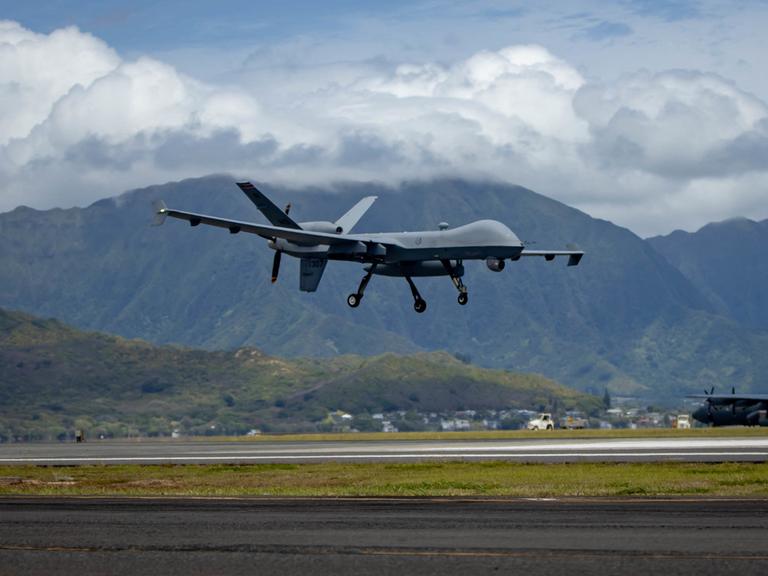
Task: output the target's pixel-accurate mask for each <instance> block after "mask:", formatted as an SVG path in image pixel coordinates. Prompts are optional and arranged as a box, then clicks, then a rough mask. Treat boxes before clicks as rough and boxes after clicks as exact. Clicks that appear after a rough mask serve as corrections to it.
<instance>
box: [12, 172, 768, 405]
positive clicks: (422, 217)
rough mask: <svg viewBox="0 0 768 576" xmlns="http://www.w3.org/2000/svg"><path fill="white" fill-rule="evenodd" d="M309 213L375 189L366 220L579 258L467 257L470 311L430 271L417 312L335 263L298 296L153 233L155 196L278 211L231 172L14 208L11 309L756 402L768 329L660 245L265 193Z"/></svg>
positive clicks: (260, 247) (204, 342)
mask: <svg viewBox="0 0 768 576" xmlns="http://www.w3.org/2000/svg"><path fill="white" fill-rule="evenodd" d="M262 188H263V190H264V192H265V193H267V194H268V195H269V196H270V197H271V198H272V199H273V200H274V201H275V202H276V203H277V204H278V205H283V204H285V203H287V202H292V203H293V210H292V212H291V216H295V217H296V219H297V220H299V221H301V220H321V219H328V220H334V219H336V218H337V217H338V216H339V215H341V214H343V213H344V212H345V211H346V210H347V209H348V208H349V207H350V206H351V205H352V204H353V203H354V202H355V201H357V200H358V199H359V198H360V197H361V196H364V195H370V194H376V195H378V196H379V199H378V201H377V202H376V204H374V206H373V207H372V208H371V210H369V211H368V213H367V214H366V215H365V216H364V218H363V219H362V220H361V221H360V223H359V224H358V226H357V227H356V230H357V231H365V230H375V231H379V230H393V229H394V230H417V229H433V228H435V227H436V226H437V223H438V222H440V221H447V222H449V223H450V224H452V225H459V224H463V223H466V222H469V221H472V220H476V219H480V218H489V217H490V218H495V219H498V220H500V221H502V222H504V223H506V224H508V225H509V226H510V228H512V230H514V231H515V232H516V233H517V234H518V236H520V237H521V238H522V239H524V240H525V241H529V242H532V243H533V244H532V246H533V247H534V248H541V249H543V248H559V247H565V246H566V245H568V244H570V243H574V244H576V245H578V246H579V247H581V248H583V249H584V250H586V252H587V254H586V256H585V258H584V259H583V260H582V262H581V264H580V265H579V266H578V267H575V268H567V267H566V266H565V261H564V260H562V259H556V260H555V261H554V262H551V263H549V262H544V261H538V260H537V259H524V260H521V261H519V262H514V263H510V264H509V265H508V266H507V267H506V269H505V270H504V271H503V272H501V273H494V272H491V271H489V270H488V269H487V268H486V267H485V264H484V263H482V262H467V263H465V267H466V275H465V277H464V281H465V283H466V284H467V285H468V287H469V291H470V292H469V293H470V303H469V305H468V306H465V307H459V306H458V305H457V304H456V293H455V289H454V288H453V286H452V285H451V283H450V281H449V280H448V279H446V278H435V279H431V278H429V279H418V281H417V284H418V286H419V289H420V290H421V292H422V294H423V296H424V297H425V298H426V299H427V301H428V302H429V309H428V310H427V312H426V313H425V314H423V315H416V314H414V312H413V310H412V305H411V304H412V302H411V295H410V292H409V290H408V287H407V285H406V283H405V282H404V281H403V280H402V279H397V278H382V277H374V279H373V280H372V281H371V283H370V285H369V287H368V289H367V291H366V298H365V300H364V302H363V303H362V305H361V306H360V307H359V308H356V309H354V310H353V309H350V308H349V307H347V305H346V303H345V298H346V295H347V294H349V293H350V292H353V291H354V290H355V289H356V287H357V284H358V282H359V281H360V278H361V277H362V275H363V271H362V267H361V266H359V265H355V264H348V263H333V262H332V263H330V264H329V265H328V268H327V270H326V272H325V276H324V277H323V281H322V283H321V285H320V289H319V290H318V292H316V293H313V294H306V293H300V292H299V291H298V273H297V272H298V265H297V262H296V261H295V260H293V259H291V258H287V257H286V258H284V259H283V266H282V270H281V277H280V280H279V282H278V283H277V284H275V285H271V284H270V282H269V271H270V267H271V259H272V252H271V251H270V250H269V249H268V248H267V247H266V246H265V242H264V241H263V240H262V239H261V238H258V237H255V236H252V235H248V234H237V235H230V234H228V233H227V232H226V231H223V230H219V229H211V228H207V227H205V226H199V227H196V228H190V227H189V226H188V225H186V224H185V223H183V222H178V221H169V222H166V224H165V225H164V226H162V227H157V228H155V227H151V226H149V225H148V223H149V221H150V220H151V215H150V212H151V211H150V204H151V202H152V201H153V200H157V199H163V200H165V201H166V203H167V204H168V205H169V206H171V207H176V208H181V209H185V210H190V211H198V212H202V213H208V214H217V215H221V216H224V217H231V218H236V219H241V220H252V221H257V222H262V221H264V220H263V217H262V216H261V215H260V214H259V213H258V212H257V210H256V209H255V208H254V207H253V205H252V204H251V203H250V202H249V201H248V200H247V198H245V196H244V195H243V194H242V193H240V191H239V190H238V189H237V188H236V187H235V185H234V181H233V179H232V178H229V177H226V176H211V177H207V178H200V179H193V180H186V181H183V182H179V183H169V184H165V185H162V186H153V187H149V188H145V189H141V190H134V191H131V192H128V193H125V194H123V195H121V196H119V197H118V198H116V199H105V200H102V201H99V202H96V203H95V204H93V205H91V206H89V207H87V208H82V209H81V208H73V209H68V210H48V211H34V210H31V209H28V208H20V209H17V210H14V211H12V212H9V213H6V214H0V261H2V262H3V263H4V266H3V267H2V268H0V306H5V307H8V308H14V309H19V310H24V311H27V312H30V313H33V314H38V315H50V316H54V317H57V318H60V319H62V320H63V321H65V322H67V323H70V324H73V325H75V326H77V327H79V328H84V329H90V330H100V331H106V332H110V333H115V334H119V335H121V336H124V337H128V338H143V339H145V340H148V341H151V342H154V343H158V344H167V343H176V344H182V345H186V346H195V347H203V348H206V349H209V350H216V349H219V350H221V349H235V348H239V347H255V348H258V349H260V350H264V351H265V352H266V353H268V354H276V355H281V356H294V357H298V356H301V357H304V356H312V357H334V356H337V355H339V354H341V355H343V354H361V355H380V354H383V353H386V352H393V353H397V354H403V353H414V352H418V351H432V350H447V351H449V352H451V353H460V354H461V355H463V356H465V357H470V358H471V359H472V361H473V362H474V363H475V364H478V365H482V366H486V367H493V368H503V369H508V370H512V371H515V372H533V373H541V374H544V375H545V376H547V377H550V378H553V379H556V380H557V381H559V382H562V383H564V384H566V385H569V386H574V387H578V388H580V389H582V390H586V391H591V392H593V393H597V394H600V393H602V391H603V389H604V388H605V387H608V388H609V389H610V390H611V392H613V393H616V394H634V395H641V396H649V397H655V398H663V397H676V396H679V395H680V394H682V393H687V392H693V391H699V390H701V389H702V387H710V386H712V385H715V386H718V387H722V386H728V387H730V386H732V385H734V386H736V387H737V388H738V389H739V390H741V391H744V392H748V391H750V390H751V389H752V388H753V386H756V385H757V384H756V383H757V382H758V380H759V375H760V374H761V373H765V369H766V367H768V366H767V363H768V360H766V359H765V358H763V356H764V355H763V354H762V352H761V350H762V349H764V348H765V343H766V338H767V336H766V332H765V330H762V329H760V328H755V327H749V326H746V327H745V326H743V325H742V323H740V322H739V320H737V319H735V318H733V317H731V316H729V315H728V314H727V310H724V309H723V308H722V307H721V306H718V305H717V304H716V303H714V302H713V301H712V299H711V298H709V296H708V295H707V294H705V293H704V291H703V290H700V289H699V287H698V286H697V284H696V282H694V281H693V280H692V279H691V278H689V277H687V276H686V275H685V274H683V273H681V271H680V270H678V269H677V268H676V267H675V266H674V265H673V264H672V263H670V261H669V260H668V258H667V257H665V256H663V255H662V254H661V253H660V252H659V251H657V249H656V248H655V247H654V246H652V245H651V243H649V242H646V241H644V240H642V239H641V238H638V237H637V236H636V235H634V234H633V233H631V232H630V231H629V230H626V229H624V228H620V227H618V226H615V225H613V224H611V223H610V222H607V221H604V220H599V219H595V218H591V217H590V216H588V215H586V214H584V213H583V212H580V211H578V210H575V209H573V208H570V207H568V206H566V205H564V204H561V203H559V202H556V201H554V200H551V199H549V198H546V197H544V196H541V195H539V194H536V193H535V192H532V191H530V190H527V189H525V188H522V187H519V186H510V185H506V184H499V183H492V182H470V181H463V180H437V181H432V182H406V183H404V184H403V185H401V186H400V187H398V188H395V189H393V188H387V187H383V186H380V185H376V184H371V183H347V184H339V185H337V186H335V187H334V188H333V189H302V190H297V189H287V188H281V187H275V186H268V185H262Z"/></svg>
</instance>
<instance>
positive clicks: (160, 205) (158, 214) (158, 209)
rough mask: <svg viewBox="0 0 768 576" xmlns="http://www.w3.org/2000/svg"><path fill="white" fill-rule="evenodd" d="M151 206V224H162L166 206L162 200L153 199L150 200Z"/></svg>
mask: <svg viewBox="0 0 768 576" xmlns="http://www.w3.org/2000/svg"><path fill="white" fill-rule="evenodd" d="M152 208H153V210H154V212H155V218H154V220H153V221H152V225H153V226H162V224H163V222H165V219H166V217H167V216H168V206H166V205H165V202H163V201H162V200H155V201H154V202H152Z"/></svg>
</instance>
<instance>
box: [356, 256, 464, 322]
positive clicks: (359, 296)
mask: <svg viewBox="0 0 768 576" xmlns="http://www.w3.org/2000/svg"><path fill="white" fill-rule="evenodd" d="M440 262H441V263H442V264H443V267H444V268H445V271H446V272H447V273H448V276H450V278H451V281H452V282H453V285H454V286H455V287H456V290H458V291H459V296H458V298H457V300H458V302H459V304H461V305H462V306H464V305H466V304H467V302H469V293H468V292H467V287H466V286H465V285H464V282H462V280H461V276H459V274H460V273H462V274H463V269H462V270H461V271H459V270H457V269H456V268H455V267H454V266H453V265H452V264H451V261H450V260H441V261H440ZM459 265H461V261H459ZM375 270H376V264H372V265H371V268H370V269H369V270H368V272H367V273H366V274H365V276H363V279H362V280H361V281H360V286H358V287H357V292H355V293H353V294H350V295H349V296H347V304H349V306H350V307H351V308H357V307H358V306H360V302H361V301H362V300H363V294H365V287H366V286H368V282H370V280H371V277H372V276H373V274H374V272H375ZM403 277H404V278H405V281H406V282H408V286H409V287H410V289H411V294H412V295H413V309H414V310H416V312H418V313H419V314H421V313H422V312H424V311H425V310H426V309H427V302H426V300H424V298H422V297H421V294H419V290H418V289H417V288H416V285H415V284H414V283H413V280H412V279H411V277H410V276H403Z"/></svg>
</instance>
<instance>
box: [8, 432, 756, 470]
mask: <svg viewBox="0 0 768 576" xmlns="http://www.w3.org/2000/svg"><path fill="white" fill-rule="evenodd" d="M544 434H545V433H540V435H539V436H537V437H532V438H531V439H513V440H475V441H466V440H464V441H462V440H434V441H412V440H411V441H408V440H405V441H402V440H401V441H386V440H383V441H374V442H363V441H346V442H345V441H341V442H200V441H192V442H190V441H181V440H177V441H159V442H158V441H144V442H138V441H137V442H111V441H98V440H97V441H91V442H86V443H84V444H73V443H70V444H62V443H56V444H0V464H13V463H30V464H89V463H91V464H93V463H102V464H114V463H116V464H124V463H129V462H134V463H145V464H152V463H155V464H158V463H206V462H218V463H237V462H319V461H324V460H351V461H418V460H422V461H423V460H434V459H450V460H458V459H461V460H479V459H500V460H513V461H517V462H577V461H624V462H626V461H630V462H641V461H659V460H678V461H688V462H722V461H753V462H765V461H768V436H765V437H751V438H743V437H742V438H655V439H650V438H648V439H642V438H638V439H613V440H611V439H607V440H584V439H581V440H563V439H557V440H553V439H547V438H546V436H545V435H544Z"/></svg>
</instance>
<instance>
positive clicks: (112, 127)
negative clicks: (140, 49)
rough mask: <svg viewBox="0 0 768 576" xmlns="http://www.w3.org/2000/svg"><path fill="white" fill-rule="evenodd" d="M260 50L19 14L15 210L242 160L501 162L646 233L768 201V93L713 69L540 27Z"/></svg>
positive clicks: (746, 211) (5, 122)
mask: <svg viewBox="0 0 768 576" xmlns="http://www.w3.org/2000/svg"><path fill="white" fill-rule="evenodd" d="M259 64H260V63H259V59H258V57H257V55H254V56H253V57H251V58H249V59H247V60H246V62H245V63H244V66H243V68H242V70H241V71H240V74H239V75H236V76H235V77H234V78H233V79H231V81H230V82H229V84H228V85H213V84H210V83H204V82H201V81H198V80H196V79H194V78H192V77H189V76H187V75H184V74H182V73H180V72H178V71H177V70H175V69H174V68H173V67H171V66H169V65H167V64H165V63H163V62H160V61H158V60H155V59H152V58H148V57H140V58H138V59H135V60H125V59H123V58H121V57H120V56H119V55H117V54H116V53H115V51H114V50H112V49H111V48H110V47H109V46H107V45H106V44H105V43H103V42H102V41H100V40H99V39H97V38H94V37H93V36H90V35H88V34H85V33H82V32H80V31H79V30H77V29H76V28H66V29H61V30H57V31H54V32H52V33H51V34H49V35H44V34H36V33H34V32H32V31H29V30H26V29H24V28H23V27H21V26H20V25H18V24H16V23H13V22H0V103H2V106H0V127H2V131H1V132H0V187H1V188H0V189H1V190H2V192H0V209H4V210H7V209H11V208H13V207H15V206H16V205H18V204H27V205H32V206H35V207H40V208H46V207H50V206H53V205H58V206H71V205H74V204H84V203H88V202H90V201H93V200H96V199H98V198H101V197H104V196H110V195H114V194H116V193H119V192H121V191H122V190H124V189H125V188H128V187H132V186H140V185H147V184H152V183H156V182H158V181H165V180H169V179H178V178H184V177H189V176H196V175H203V174H207V173H212V172H225V171H229V172H233V173H236V174H238V175H247V176H249V177H252V178H258V179H260V180H263V181H276V182H277V181H279V182H282V183H289V184H298V185H301V184H309V183H313V184H326V183H331V182H333V181H338V180H343V179H348V178H354V179H366V180H377V181H383V182H390V183H396V182H397V181H399V180H402V179H412V178H430V177H433V176H445V175H450V176H468V177H481V178H492V179H496V180H503V181H508V182H514V183H517V184H522V185H525V186H529V187H531V188H533V189H535V190H537V191H539V192H542V193H544V194H547V195H550V196H553V197H555V198H558V199H560V200H563V201H566V202H568V203H570V204H572V205H574V206H577V207H579V208H582V209H584V210H586V211H587V212H590V213H591V214H593V215H595V216H601V217H606V218H609V219H611V220H613V221H615V222H617V223H619V224H623V225H626V226H629V227H631V228H633V229H634V230H635V231H637V232H639V233H641V234H649V233H655V232H665V231H668V230H670V229H672V228H674V227H686V228H691V227H695V226H698V225H701V224H703V223H705V222H707V221H708V220H712V219H720V218H724V217H728V216H733V215H737V214H741V215H747V216H752V217H766V216H768V209H766V208H765V205H766V202H765V201H764V190H765V189H766V184H768V168H766V167H765V166H764V159H765V158H766V152H767V151H768V109H767V107H766V104H765V103H764V102H762V101H761V100H759V99H758V98H756V97H754V96H751V95H750V94H747V93H746V92H744V91H742V90H740V89H739V88H738V87H737V86H735V85H734V84H733V83H731V82H729V81H728V80H726V79H724V78H722V77H719V76H717V75H714V74H707V73H702V72H697V71H686V70H670V71H666V72H662V73H657V74H651V73H649V72H637V73H634V74H631V75H628V76H625V77H623V78H621V79H619V80H617V81H615V82H612V83H610V84H599V83H595V82H589V81H587V80H586V79H585V78H584V77H583V76H582V75H581V74H580V73H579V71H577V69H576V68H575V67H574V66H572V65H571V64H569V63H568V62H567V61H566V60H564V59H562V58H560V57H557V56H555V55H553V54H552V53H550V52H549V51H548V50H546V49H545V48H543V47H541V46H535V45H524V46H510V47H507V48H503V49H500V50H497V51H480V52H477V53H475V54H473V55H470V56H469V57H467V58H465V59H463V60H459V61H456V62H454V63H452V64H448V65H446V64H438V63H435V62H410V63H391V62H388V61H385V60H381V59H379V60H373V61H360V62H346V63H339V64H330V65H328V64H326V65H322V66H319V65H314V66H310V65H307V66H301V65H300V64H297V63H295V62H294V63H292V64H291V65H290V66H283V67H280V68H275V67H270V66H264V67H262V66H260V65H259ZM761 211H762V212H761Z"/></svg>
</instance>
